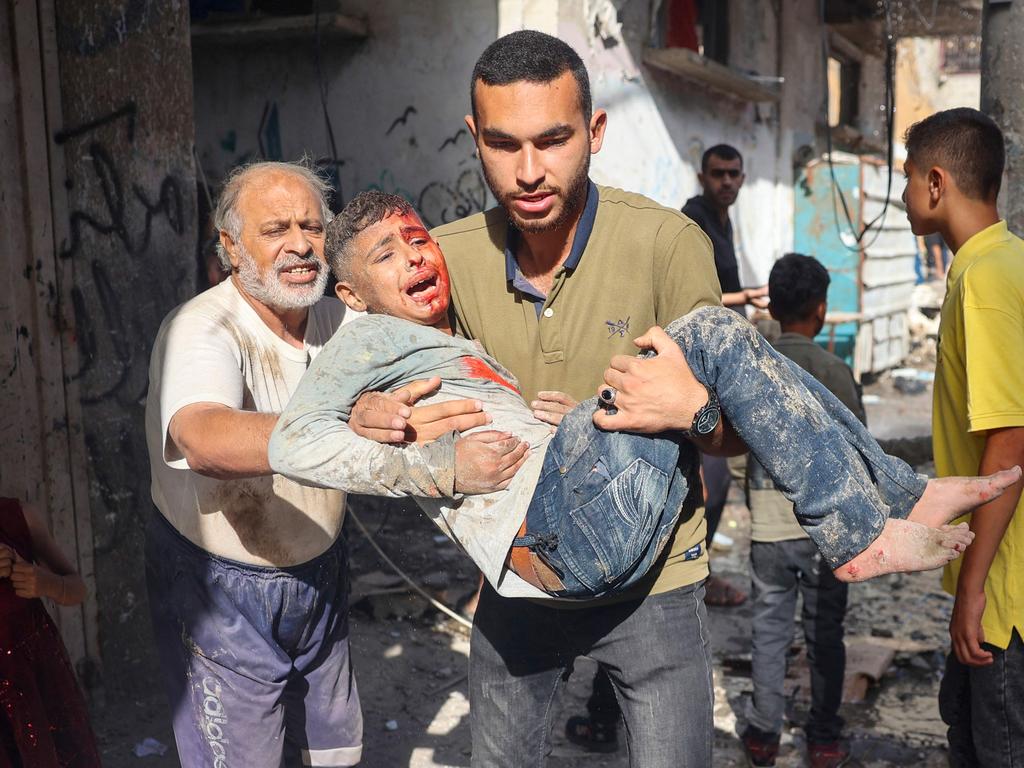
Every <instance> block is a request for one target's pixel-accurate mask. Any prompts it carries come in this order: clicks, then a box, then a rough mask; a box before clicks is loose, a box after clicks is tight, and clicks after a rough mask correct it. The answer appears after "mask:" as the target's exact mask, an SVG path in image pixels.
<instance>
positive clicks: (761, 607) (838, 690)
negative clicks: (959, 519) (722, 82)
mask: <svg viewBox="0 0 1024 768" xmlns="http://www.w3.org/2000/svg"><path fill="white" fill-rule="evenodd" d="M829 282H830V280H829V275H828V270H826V269H825V267H823V266H822V265H821V263H820V262H819V261H818V260H817V259H815V258H813V257H811V256H803V255H801V254H798V253H788V254H786V255H785V256H783V257H782V258H781V259H779V260H778V261H777V262H775V266H774V267H772V271H771V275H770V276H769V277H768V296H769V298H770V300H771V304H770V305H769V307H768V309H769V311H770V312H771V315H772V317H774V318H775V319H776V320H778V321H779V323H780V324H781V325H782V335H781V336H780V337H779V338H778V339H777V340H776V341H775V342H774V344H773V346H774V347H775V349H777V350H778V351H779V352H781V353H782V354H783V355H785V356H786V357H788V358H789V359H790V360H792V361H793V362H794V363H796V364H797V365H799V366H800V367H801V368H803V369H804V370H805V371H807V372H808V373H810V374H811V375H812V376H814V378H815V379H817V380H818V381H820V382H821V383H822V384H823V385H824V386H825V387H827V388H828V390H829V391H830V392H831V393H832V394H833V395H835V396H836V397H837V398H839V400H840V401H841V402H842V403H843V405H845V406H846V407H847V408H848V409H849V410H850V412H851V413H853V414H854V415H855V416H856V417H857V418H858V419H860V420H861V422H864V408H863V405H862V404H861V400H860V392H859V391H858V388H857V385H856V383H855V382H854V379H853V373H852V372H851V371H850V369H849V367H848V366H847V365H846V364H845V363H844V362H843V361H842V360H840V359H839V358H838V357H836V356H835V355H833V354H831V353H830V352H826V351H825V350H824V349H823V348H822V347H820V346H818V345H817V344H815V343H814V337H815V336H817V335H818V333H819V332H820V331H821V329H822V326H823V325H824V324H825V309H826V296H827V293H828V285H829ZM747 504H748V506H749V507H750V539H751V542H750V571H751V582H752V585H753V600H754V615H753V621H752V645H753V649H752V652H751V666H752V675H751V677H752V679H753V683H754V692H753V696H752V697H751V701H750V706H749V708H748V709H747V722H748V723H749V725H748V726H747V729H746V730H745V731H744V733H743V735H742V741H743V748H744V750H745V751H746V753H747V758H748V760H749V761H750V763H751V764H752V765H755V766H769V765H775V757H776V755H777V754H778V750H779V736H780V734H781V731H782V719H783V714H784V712H785V705H786V696H785V692H784V690H783V684H784V681H785V676H786V656H787V653H788V651H789V647H790V645H791V644H792V642H793V625H794V613H795V611H796V602H797V593H798V592H799V594H800V595H801V596H802V597H803V616H802V618H803V630H804V637H805V638H806V640H807V659H808V661H809V662H810V667H811V711H810V716H809V718H808V720H807V724H806V726H805V728H804V732H805V733H806V735H807V753H808V758H809V762H810V765H811V768H838V766H840V765H843V764H844V763H845V762H846V761H847V759H848V758H849V756H850V749H849V746H848V745H847V744H846V743H845V742H844V741H842V740H841V739H840V733H841V729H842V725H843V721H842V719H841V718H840V717H839V704H840V702H841V701H842V695H843V673H844V669H845V666H846V649H845V646H844V645H843V619H844V617H845V616H846V593H847V587H846V584H844V583H843V582H841V581H839V580H838V579H837V578H836V577H835V576H834V575H833V574H832V573H831V572H830V571H829V569H828V568H827V567H825V566H823V564H822V561H821V554H820V553H819V552H818V549H817V547H815V546H814V543H813V542H812V541H811V540H810V539H809V538H808V537H807V534H806V533H805V532H804V530H803V529H802V528H801V527H800V526H799V525H798V524H797V520H796V518H795V517H794V515H793V505H792V503H791V502H790V501H789V500H788V499H786V497H785V496H783V495H782V493H780V492H779V491H778V490H777V489H776V488H775V485H774V484H773V483H772V481H771V479H770V478H768V476H767V475H766V474H765V472H764V469H763V468H762V467H761V466H760V464H758V463H757V460H756V459H753V460H751V461H750V462H748V464H747Z"/></svg>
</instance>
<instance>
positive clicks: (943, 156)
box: [903, 107, 1006, 200]
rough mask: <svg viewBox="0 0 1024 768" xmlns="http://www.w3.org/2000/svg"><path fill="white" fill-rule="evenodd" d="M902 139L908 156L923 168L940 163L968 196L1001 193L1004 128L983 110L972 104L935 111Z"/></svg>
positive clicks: (982, 197)
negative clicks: (970, 105)
mask: <svg viewBox="0 0 1024 768" xmlns="http://www.w3.org/2000/svg"><path fill="white" fill-rule="evenodd" d="M903 141H904V143H905V144H906V146H907V158H908V159H909V160H910V161H911V162H913V163H914V166H915V167H917V168H919V169H920V170H921V171H922V172H927V170H928V169H929V168H931V167H933V166H938V167H940V168H943V169H945V170H947V171H949V172H950V173H951V174H952V175H953V179H954V180H955V181H956V185H957V187H959V188H960V191H961V192H963V193H964V194H965V195H966V196H967V197H969V198H971V199H973V200H994V199H995V198H996V197H998V195H999V187H1000V185H1001V184H1002V181H1003V164H1004V163H1005V162H1006V150H1005V148H1004V146H1003V132H1002V131H1000V130H999V126H998V125H996V124H995V121H994V120H992V118H990V117H989V116H988V115H986V114H985V113H984V112H979V111H978V110H976V109H971V108H970V107H958V108H957V109H947V110H944V111H942V112H936V113H935V114H934V115H932V116H931V117H926V118H925V119H924V120H922V121H920V122H918V123H914V124H913V125H912V126H910V127H909V128H908V129H907V133H906V136H904V139H903Z"/></svg>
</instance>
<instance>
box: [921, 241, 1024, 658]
mask: <svg viewBox="0 0 1024 768" xmlns="http://www.w3.org/2000/svg"><path fill="white" fill-rule="evenodd" d="M932 421H933V425H934V427H933V437H932V441H933V446H934V450H935V469H936V471H937V473H938V475H939V476H940V477H944V476H948V475H976V474H977V473H978V468H979V466H980V464H981V456H982V453H983V451H984V450H985V435H986V432H987V430H991V429H999V428H1005V427H1020V426H1024V241H1022V240H1021V239H1020V238H1018V237H1016V236H1015V235H1013V234H1011V233H1010V232H1009V231H1008V230H1007V228H1006V222H1003V221H1000V222H999V223H997V224H993V225H992V226H990V227H988V228H987V229H984V230H982V231H981V232H979V233H977V234H976V235H974V236H973V237H972V238H971V239H970V240H968V241H967V242H966V243H964V244H963V246H962V247H961V248H960V250H959V251H957V253H956V256H955V257H954V259H953V263H952V265H951V266H950V268H949V275H948V277H947V285H946V298H945V301H944V302H943V304H942V315H941V319H940V324H939V353H938V362H937V365H936V370H935V399H934V403H933V407H932ZM1022 508H1024V497H1022V501H1021V502H1020V503H1018V504H1017V510H1016V512H1015V513H1014V516H1013V518H1011V520H1010V525H1009V527H1008V528H1007V529H1006V533H1005V534H1004V535H1003V539H1002V542H1001V543H1000V545H999V549H998V550H997V551H996V555H995V559H994V560H993V561H992V567H991V568H990V570H989V572H988V578H987V579H986V581H985V599H986V603H985V615H984V616H983V617H982V622H981V625H982V629H983V630H984V632H985V642H988V643H991V644H992V645H995V646H997V647H999V648H1003V649H1005V648H1006V647H1007V646H1008V645H1009V643H1010V637H1011V635H1012V633H1013V630H1014V628H1016V629H1017V631H1018V632H1019V633H1021V634H1024V509H1022ZM962 519H963V520H969V519H970V515H966V516H964V517H963V518H962ZM959 573H960V560H954V561H953V562H952V563H951V564H950V565H948V566H946V569H945V572H944V573H943V578H942V586H943V588H944V589H945V590H946V591H947V592H949V593H950V594H955V592H956V582H957V577H958V576H959Z"/></svg>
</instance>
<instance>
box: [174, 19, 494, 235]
mask: <svg viewBox="0 0 1024 768" xmlns="http://www.w3.org/2000/svg"><path fill="white" fill-rule="evenodd" d="M345 11H346V13H348V14H351V15H354V16H362V17H365V18H366V20H367V22H368V25H369V28H370V35H369V37H368V39H366V40H363V41H355V40H343V41H331V42H328V41H326V40H325V41H324V43H323V47H322V56H323V59H322V60H323V67H322V71H323V73H324V79H325V83H326V86H327V92H328V104H329V109H330V117H331V121H332V123H333V126H334V133H335V139H336V143H337V148H338V156H339V157H338V160H339V161H340V165H339V168H338V176H339V178H340V181H341V188H342V194H343V197H344V199H345V200H349V199H351V197H352V196H353V195H354V194H355V193H356V192H358V191H360V190H363V189H367V188H371V187H375V188H380V189H383V190H385V191H388V192H397V193H401V194H403V195H405V196H406V197H408V199H410V200H411V201H413V202H414V203H415V204H416V205H417V206H418V208H419V210H420V212H421V214H422V215H423V216H424V218H425V219H426V220H427V221H428V222H429V223H430V224H440V223H443V222H446V221H451V220H452V219H455V218H460V217H461V216H464V215H466V214H467V213H471V212H473V211H476V210H480V209H481V208H483V207H484V206H485V205H487V204H488V198H487V192H486V185H485V184H484V181H483V177H482V176H481V174H480V172H479V170H478V167H479V164H478V163H477V162H476V160H475V158H474V157H473V149H474V148H473V143H472V141H471V140H470V138H469V135H468V133H467V131H466V128H465V125H464V123H463V116H464V115H465V114H466V113H467V111H468V109H469V78H470V73H471V71H472V68H473V64H474V62H475V61H476V58H477V56H478V55H479V54H480V52H481V51H482V50H483V49H484V47H486V46H487V44H488V43H490V42H491V41H492V40H494V39H495V37H496V35H497V30H498V8H497V3H496V2H495V0H467V1H466V2H460V3H407V2H401V0H372V1H371V0H358V1H356V2H346V3H345ZM193 66H194V71H195V103H196V144H197V147H198V149H199V156H200V160H201V162H202V164H203V168H204V169H205V171H206V173H207V174H208V175H209V176H210V177H211V179H212V180H216V179H219V178H221V177H223V175H224V174H225V173H226V172H227V171H228V170H229V169H230V168H231V167H232V166H234V165H235V164H236V163H238V162H239V161H241V160H243V159H245V158H247V157H251V156H255V155H257V154H258V153H259V147H260V141H261V139H262V142H263V145H264V147H265V149H266V152H265V155H266V156H267V157H270V158H272V159H280V158H284V159H294V158H297V157H298V156H300V155H302V154H303V153H304V152H309V153H311V154H312V155H313V156H314V157H316V158H329V157H330V149H329V147H330V145H329V142H328V137H327V131H326V129H325V127H324V118H323V115H322V113H321V107H320V100H319V95H318V92H317V78H316V68H315V66H314V51H313V48H312V46H310V45H302V46H296V45H294V44H282V45H280V46H277V47H272V46H261V47H260V48H258V49H230V50H228V49H223V50H208V49H198V48H197V49H196V50H195V52H194V57H193ZM265 109H266V110H267V113H268V115H269V118H268V120H267V121H266V125H265V126H264V130H263V132H262V137H261V135H260V130H259V129H260V120H261V116H262V115H263V113H264V110H265Z"/></svg>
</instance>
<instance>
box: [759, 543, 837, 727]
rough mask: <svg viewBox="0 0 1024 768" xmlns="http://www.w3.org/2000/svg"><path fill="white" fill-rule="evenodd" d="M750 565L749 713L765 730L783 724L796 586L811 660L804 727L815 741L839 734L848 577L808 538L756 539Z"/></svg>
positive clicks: (808, 654)
mask: <svg viewBox="0 0 1024 768" xmlns="http://www.w3.org/2000/svg"><path fill="white" fill-rule="evenodd" d="M750 570H751V581H752V582H753V588H754V589H753V595H752V597H753V608H754V615H753V617H752V621H751V626H752V628H753V635H752V652H751V656H752V659H751V667H752V670H753V683H754V693H753V697H752V698H751V702H750V707H749V709H748V710H747V720H748V721H749V722H750V724H751V725H753V726H754V727H756V728H758V729H760V730H762V731H764V732H766V733H775V734H778V733H780V732H781V731H782V719H783V715H784V714H785V708H786V695H785V692H784V690H783V685H784V681H785V677H786V656H787V654H788V651H789V647H790V645H792V643H793V629H794V623H795V622H794V615H795V613H796V602H797V600H796V599H797V593H799V594H800V595H801V596H802V597H803V614H802V622H803V631H804V638H805V640H806V641H807V661H808V664H809V665H810V668H811V713H810V717H809V718H808V720H807V725H806V727H805V729H804V730H805V733H806V734H807V740H808V742H810V743H812V744H815V743H817V744H823V743H829V742H834V741H836V740H838V739H839V735H840V733H841V731H842V726H843V721H842V719H841V718H840V717H839V705H840V703H841V702H842V698H843V673H844V670H845V667H846V648H845V646H844V645H843V619H844V617H845V616H846V596H847V587H846V584H843V583H842V582H841V581H839V580H838V579H837V578H836V577H835V576H833V575H832V571H831V570H830V569H829V568H828V566H827V565H826V564H825V563H823V562H822V559H821V555H820V554H819V553H818V550H817V547H815V545H814V543H813V542H812V541H810V540H809V539H793V540H790V541H755V542H752V543H751V545H750Z"/></svg>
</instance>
